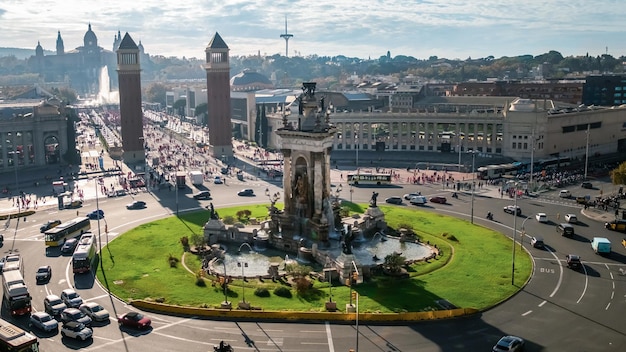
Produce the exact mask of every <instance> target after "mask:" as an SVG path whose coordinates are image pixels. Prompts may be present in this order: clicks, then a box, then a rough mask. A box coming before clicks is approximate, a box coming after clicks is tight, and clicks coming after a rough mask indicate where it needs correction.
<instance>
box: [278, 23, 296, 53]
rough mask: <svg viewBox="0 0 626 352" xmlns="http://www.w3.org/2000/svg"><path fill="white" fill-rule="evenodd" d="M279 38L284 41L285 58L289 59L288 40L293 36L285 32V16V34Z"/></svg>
mask: <svg viewBox="0 0 626 352" xmlns="http://www.w3.org/2000/svg"><path fill="white" fill-rule="evenodd" d="M280 37H281V38H283V39H285V57H289V38H292V37H293V34H289V32H287V15H285V33H283V34H281V35H280Z"/></svg>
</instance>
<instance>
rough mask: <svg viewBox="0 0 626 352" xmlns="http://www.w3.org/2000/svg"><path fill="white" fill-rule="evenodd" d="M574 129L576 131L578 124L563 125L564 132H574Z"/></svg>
mask: <svg viewBox="0 0 626 352" xmlns="http://www.w3.org/2000/svg"><path fill="white" fill-rule="evenodd" d="M585 127H586V126H585ZM574 131H576V126H564V127H563V133H569V132H574Z"/></svg>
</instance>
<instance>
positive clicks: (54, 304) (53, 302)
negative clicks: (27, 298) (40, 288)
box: [43, 295, 67, 316]
mask: <svg viewBox="0 0 626 352" xmlns="http://www.w3.org/2000/svg"><path fill="white" fill-rule="evenodd" d="M43 308H44V310H45V311H46V313H48V314H50V315H52V316H57V315H59V314H61V312H62V311H63V310H65V308H67V305H66V304H65V303H64V302H63V300H62V299H61V297H59V296H57V295H47V296H46V298H44V300H43Z"/></svg>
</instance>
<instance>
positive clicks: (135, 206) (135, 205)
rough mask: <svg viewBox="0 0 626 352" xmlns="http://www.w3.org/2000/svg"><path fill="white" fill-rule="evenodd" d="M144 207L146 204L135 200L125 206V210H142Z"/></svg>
mask: <svg viewBox="0 0 626 352" xmlns="http://www.w3.org/2000/svg"><path fill="white" fill-rule="evenodd" d="M145 207H146V202H144V201H143V200H136V201H134V202H132V203H129V204H126V209H143V208H145Z"/></svg>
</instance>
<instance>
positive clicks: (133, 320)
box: [117, 312, 152, 329]
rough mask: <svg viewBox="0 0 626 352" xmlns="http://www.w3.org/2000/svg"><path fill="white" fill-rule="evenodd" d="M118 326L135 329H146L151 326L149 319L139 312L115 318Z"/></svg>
mask: <svg viewBox="0 0 626 352" xmlns="http://www.w3.org/2000/svg"><path fill="white" fill-rule="evenodd" d="M117 323H118V324H119V326H128V327H131V328H135V329H147V328H149V327H150V325H151V324H152V321H151V320H150V318H148V317H146V316H145V315H143V314H141V313H139V312H128V313H126V314H123V315H120V316H118V317H117Z"/></svg>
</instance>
